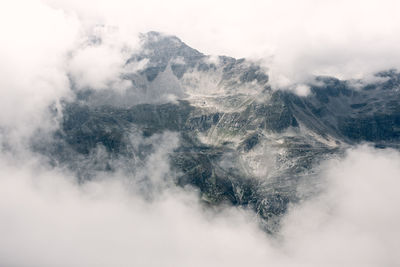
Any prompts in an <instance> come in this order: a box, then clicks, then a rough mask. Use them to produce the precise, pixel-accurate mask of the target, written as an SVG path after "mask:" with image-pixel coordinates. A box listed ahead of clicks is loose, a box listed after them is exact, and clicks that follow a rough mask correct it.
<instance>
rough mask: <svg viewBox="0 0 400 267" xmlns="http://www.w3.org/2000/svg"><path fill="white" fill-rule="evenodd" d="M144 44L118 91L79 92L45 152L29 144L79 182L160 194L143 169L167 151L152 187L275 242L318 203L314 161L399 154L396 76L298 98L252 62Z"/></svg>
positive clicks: (155, 39) (167, 39)
mask: <svg viewBox="0 0 400 267" xmlns="http://www.w3.org/2000/svg"><path fill="white" fill-rule="evenodd" d="M141 39H142V48H141V49H140V50H139V51H138V52H137V53H135V54H133V55H132V56H131V57H130V58H129V59H128V60H127V62H126V65H128V66H129V65H132V64H136V65H138V64H141V65H142V67H141V68H140V69H139V70H135V71H133V72H126V73H124V74H123V76H122V79H123V80H124V81H128V82H129V83H130V85H129V86H128V87H127V88H125V89H124V90H123V91H119V92H116V91H115V90H114V89H113V88H109V89H108V88H107V89H102V90H93V89H91V88H76V89H75V90H74V92H75V97H74V98H73V100H72V101H64V102H63V103H62V105H61V111H59V112H61V113H62V114H63V117H62V120H61V122H60V128H59V129H57V130H56V131H54V133H53V134H52V135H51V136H52V137H51V139H50V140H51V141H50V142H49V141H48V140H47V139H43V138H42V137H41V136H40V135H39V137H38V139H39V140H34V141H33V144H34V148H35V149H34V150H35V151H36V152H39V153H42V154H44V155H46V156H48V158H49V161H50V163H51V164H52V165H54V166H66V167H67V168H69V169H71V171H73V172H75V173H76V175H77V176H78V177H79V179H80V180H81V181H82V182H84V181H86V180H88V179H91V178H92V177H93V176H94V175H95V174H96V172H111V173H113V172H116V171H121V170H123V171H124V172H126V173H127V174H128V175H132V176H133V177H135V178H132V182H134V183H139V184H140V186H141V187H142V193H143V194H144V195H145V196H149V195H153V194H157V193H156V192H154V191H153V190H155V189H154V188H153V187H157V186H159V184H158V182H154V181H153V180H154V177H150V176H151V175H152V174H151V173H150V174H147V173H145V174H140V167H141V166H142V165H145V164H147V163H146V161H147V160H148V159H149V157H151V155H152V153H153V151H155V150H157V149H160V147H163V146H165V145H164V144H163V143H167V147H168V148H167V149H168V150H167V151H166V152H164V153H166V154H165V155H166V157H167V158H168V164H169V165H170V168H171V170H169V171H168V172H166V173H164V174H161V175H159V176H160V177H158V178H157V179H158V180H160V181H162V182H163V183H165V184H170V186H171V184H173V185H178V186H180V187H186V186H191V187H193V188H194V189H196V190H199V192H200V195H201V199H202V201H204V202H205V203H206V204H209V205H212V206H215V205H217V206H218V205H220V204H224V205H234V206H240V207H244V208H250V209H251V210H253V211H254V212H255V213H256V214H257V218H258V219H259V220H260V222H261V224H262V227H264V229H265V230H266V231H267V232H269V233H274V232H275V231H277V230H278V229H279V220H280V218H281V217H282V216H283V215H284V214H285V213H286V211H287V209H288V206H289V205H291V204H295V203H298V202H299V201H302V200H305V199H307V198H308V197H310V196H312V195H314V194H316V193H318V190H319V189H318V187H317V186H316V184H319V183H320V181H319V177H318V176H319V163H320V162H322V161H323V160H326V159H330V158H334V157H341V156H342V155H343V153H344V151H345V149H348V148H349V147H351V146H355V145H357V144H360V143H364V142H370V143H371V144H372V145H373V146H375V147H379V148H385V147H391V148H395V149H398V145H399V139H400V104H399V103H400V101H399V100H400V94H399V88H400V87H399V85H400V74H399V73H397V72H396V71H395V70H389V71H382V72H379V73H377V74H376V77H377V79H376V81H374V82H369V83H365V82H363V81H343V80H339V79H337V78H334V77H322V76H318V77H315V79H314V80H313V81H311V82H310V83H309V84H307V85H303V86H306V87H307V90H309V93H308V94H307V95H306V96H299V95H297V94H295V92H292V91H285V90H284V91H282V90H272V89H271V86H270V85H269V83H268V74H267V73H266V70H264V69H263V68H262V67H261V66H259V65H257V64H256V63H254V62H252V61H249V60H246V59H235V58H231V57H227V56H219V57H214V58H212V57H210V56H207V55H204V54H202V53H201V52H199V51H197V50H195V49H193V48H190V47H189V46H187V45H186V44H185V43H183V42H182V41H181V40H180V39H178V38H177V37H175V36H168V35H163V34H160V33H157V32H149V33H147V34H143V35H142V36H141ZM94 45H96V44H94ZM72 84H74V80H72ZM43 140H44V141H43ZM172 144H173V145H172ZM152 164H154V165H155V166H153V167H154V168H157V165H158V163H157V162H153V163H152ZM138 169H139V171H138ZM138 172H139V173H138Z"/></svg>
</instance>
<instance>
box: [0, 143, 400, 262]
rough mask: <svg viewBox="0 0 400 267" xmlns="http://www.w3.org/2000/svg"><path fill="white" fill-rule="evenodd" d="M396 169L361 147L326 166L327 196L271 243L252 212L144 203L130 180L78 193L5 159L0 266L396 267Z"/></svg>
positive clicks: (180, 200)
mask: <svg viewBox="0 0 400 267" xmlns="http://www.w3.org/2000/svg"><path fill="white" fill-rule="evenodd" d="M159 161H160V160H159ZM399 162H400V154H399V153H398V152H395V151H391V150H375V149H372V148H369V147H367V146H362V147H359V148H357V149H353V150H350V151H348V153H347V156H346V157H345V158H344V159H343V160H332V161H329V162H327V163H325V167H324V170H325V171H324V175H323V177H322V178H321V181H322V183H326V185H325V186H324V188H327V189H326V190H325V191H324V192H323V193H322V194H320V195H319V196H318V197H317V198H314V199H311V200H309V201H307V202H304V203H301V204H299V205H297V206H293V207H292V208H291V209H290V211H289V213H288V214H287V216H286V217H285V219H284V224H283V227H282V230H281V232H280V234H279V236H278V237H272V236H268V235H267V234H265V233H264V232H262V231H261V230H260V229H258V227H257V225H256V223H255V221H253V220H252V219H251V218H253V217H252V216H249V215H250V214H249V213H250V212H249V211H245V210H241V209H237V208H226V209H223V210H222V211H221V210H220V211H219V212H217V213H216V212H214V211H210V210H204V209H203V208H202V206H201V204H200V203H199V200H198V197H197V195H196V193H195V192H190V191H187V190H183V189H178V188H174V187H169V188H168V187H167V188H165V190H164V191H163V193H162V194H159V195H158V197H156V198H155V199H153V200H152V201H150V202H149V201H145V199H144V198H142V197H140V195H138V194H137V193H135V185H134V184H132V183H131V182H130V181H131V179H132V177H126V176H124V175H122V174H116V175H113V176H112V177H104V176H103V177H102V178H101V179H96V180H93V181H91V182H87V183H85V184H83V185H79V184H77V182H76V179H75V178H74V177H73V176H72V175H71V174H68V173H66V172H65V171H62V170H59V169H49V168H47V167H43V164H42V163H41V162H40V161H37V160H32V159H29V161H24V162H21V161H20V160H16V159H15V157H14V158H10V157H9V156H5V155H3V156H2V157H1V161H0V167H1V168H0V177H1V179H0V217H1V219H2V223H1V224H0V234H1V236H2V239H1V241H0V263H1V265H4V266H126V265H134V266H137V265H141V266H160V265H163V266H221V265H227V264H228V265H229V266H243V264H250V265H251V266H265V265H272V266H341V265H351V266H397V265H398V264H400V262H399V259H398V257H397V249H398V247H399V240H400V231H399V229H398V225H399V222H400V209H399V207H398V205H396V203H398V201H399V200H400V199H399V195H398V190H397V188H398V185H399V181H398V177H400V164H399ZM161 166H162V164H161Z"/></svg>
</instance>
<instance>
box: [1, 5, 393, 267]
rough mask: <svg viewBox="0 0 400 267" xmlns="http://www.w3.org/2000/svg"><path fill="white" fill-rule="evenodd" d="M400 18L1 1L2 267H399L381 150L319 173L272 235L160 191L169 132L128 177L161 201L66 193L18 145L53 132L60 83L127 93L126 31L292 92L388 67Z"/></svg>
mask: <svg viewBox="0 0 400 267" xmlns="http://www.w3.org/2000/svg"><path fill="white" fill-rule="evenodd" d="M399 8H400V6H399V2H398V1H356V0H354V1H315V0H309V1H307V0H304V1H288V0H286V1H279V3H278V2H276V1H274V2H273V1H218V2H216V1H201V2H199V1H198V2H192V1H177V0H173V1H146V2H144V1H140V2H139V1H56V0H48V1H36V0H32V1H20V0H16V1H14V0H13V1H12V0H10V1H3V2H2V3H1V4H0V32H1V34H0V36H1V37H0V38H1V40H0V58H1V61H0V76H1V79H0V148H1V155H0V266H222V265H223V266H243V265H248V266H363V267H364V266H399V265H400V260H399V257H398V256H397V253H398V250H399V248H400V241H399V240H400V229H399V225H400V206H399V205H398V203H400V194H399V193H398V188H399V186H400V181H399V178H400V153H399V152H397V151H394V150H390V149H375V148H372V147H370V146H368V145H361V146H359V147H356V148H352V149H348V151H347V153H346V154H345V155H344V157H343V158H335V159H331V160H328V161H326V162H324V163H323V164H322V165H321V166H318V168H320V169H321V170H322V171H321V176H320V177H318V178H319V183H320V184H319V187H320V188H322V190H321V193H320V194H318V195H317V196H315V197H313V198H311V199H308V200H306V201H304V202H301V203H299V204H298V205H294V206H291V207H290V209H289V211H288V213H287V215H285V217H284V219H283V222H282V229H281V230H280V231H279V233H278V234H277V235H269V234H266V233H265V232H263V231H262V230H260V229H259V228H258V224H257V221H256V216H255V214H253V213H252V212H251V211H248V210H243V209H240V208H232V207H225V208H224V207H222V208H220V209H217V210H215V209H205V208H204V206H203V205H202V204H201V203H200V199H199V195H198V192H196V190H195V189H193V188H177V187H175V186H174V185H172V184H170V183H168V182H166V181H165V179H164V178H165V177H173V176H174V175H175V174H174V173H173V172H172V171H171V170H170V166H169V163H168V152H169V151H172V150H173V149H174V147H175V146H177V143H178V142H179V140H178V139H177V137H176V136H174V134H173V133H165V134H164V135H161V136H158V137H157V138H158V139H156V142H158V143H157V147H158V149H156V150H155V151H153V152H152V154H151V155H150V156H148V157H147V159H146V162H145V163H144V164H143V165H142V167H141V168H140V169H139V170H137V171H136V172H135V175H137V176H138V177H150V179H151V181H152V187H151V188H152V189H151V190H158V191H157V194H153V195H151V194H150V195H151V197H149V195H146V194H143V188H142V187H141V184H137V183H132V177H131V176H129V175H128V174H127V173H126V172H124V171H121V172H118V173H113V174H108V173H101V172H100V173H98V174H96V177H95V179H93V180H92V181H88V182H86V183H83V184H82V183H79V182H78V179H77V177H75V176H74V174H73V173H71V172H69V171H68V170H65V169H64V168H61V167H54V166H49V165H48V164H47V163H46V161H45V160H43V159H42V158H41V157H40V156H39V155H37V154H35V153H34V152H32V151H31V149H30V147H29V140H30V138H31V137H32V136H33V135H34V134H35V133H37V131H38V130H40V131H41V132H46V131H51V130H52V129H54V128H57V127H58V122H59V120H60V118H62V114H61V113H60V109H59V108H57V107H59V102H60V100H61V99H70V98H73V93H72V89H71V88H72V87H75V89H77V90H79V89H82V88H88V87H90V88H93V89H97V90H102V89H105V88H108V87H113V88H116V90H117V91H123V90H124V89H125V88H126V86H127V85H126V84H125V83H124V80H122V79H121V78H120V77H121V75H122V74H123V73H124V72H126V71H128V70H132V69H134V70H137V69H140V68H142V67H143V65H141V64H136V65H130V66H126V65H125V62H126V59H127V58H129V55H130V54H131V53H132V52H133V51H135V50H136V49H138V47H139V39H138V33H139V32H146V31H148V30H157V31H162V32H166V33H168V34H174V35H177V36H178V37H180V38H181V39H183V41H185V42H187V43H188V45H190V46H193V47H194V48H196V49H198V50H200V51H201V52H204V53H206V54H213V55H215V54H226V55H229V56H235V57H250V58H254V59H257V60H260V61H261V62H262V64H263V65H264V66H265V67H266V68H268V69H269V73H270V74H271V79H272V81H271V82H272V83H273V85H274V86H276V87H278V86H290V85H291V84H293V83H294V82H303V81H305V80H306V79H308V74H310V73H311V74H334V75H339V77H346V78H359V77H367V76H368V75H369V74H371V73H372V72H374V71H377V70H382V69H388V68H393V67H398V66H399V64H400V52H399V49H398V48H397V44H398V43H400V35H399V34H398V33H399V29H400V19H399V16H397V14H396V13H397V11H398V10H399ZM98 37H101V40H102V41H101V43H100V44H98V45H93V43H96V40H97V39H96V38H98ZM127 68H129V69H127ZM71 80H73V81H74V82H75V84H71ZM295 89H296V90H298V93H299V94H306V93H307V88H305V87H304V86H300V87H296V88H295ZM49 106H52V107H53V110H56V111H55V114H54V113H51V112H49ZM54 107H55V108H54ZM44 136H46V135H45V134H44ZM132 142H141V140H140V139H137V138H136V139H134V140H132ZM133 180H135V179H133ZM147 193H148V192H147Z"/></svg>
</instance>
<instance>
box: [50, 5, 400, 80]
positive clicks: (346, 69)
mask: <svg viewBox="0 0 400 267" xmlns="http://www.w3.org/2000/svg"><path fill="white" fill-rule="evenodd" d="M47 2H48V3H50V4H51V5H53V6H56V7H62V8H64V9H66V10H68V11H70V12H76V13H77V14H78V15H79V17H80V18H81V19H82V20H83V21H84V22H85V23H86V24H93V23H95V22H101V23H105V24H110V25H116V26H118V27H120V28H123V29H131V30H132V31H136V32H146V31H148V30H156V31H163V32H166V33H169V34H173V35H177V36H178V37H180V38H182V39H183V40H184V41H185V42H187V43H188V44H189V45H190V46H192V47H194V48H196V49H199V50H200V51H203V52H205V53H207V54H225V55H229V56H234V57H238V58H240V57H250V58H256V59H260V58H264V59H265V62H266V65H267V66H268V67H269V68H270V69H271V75H272V77H271V79H272V82H273V84H274V85H276V86H280V84H279V80H281V79H282V78H279V77H285V78H286V79H288V80H289V81H291V82H294V81H300V82H301V81H304V80H306V79H307V78H308V75H310V74H329V75H337V76H339V77H342V78H359V77H362V76H365V75H367V74H368V73H370V72H374V71H377V70H381V69H386V68H392V67H399V65H400V63H399V62H400V53H399V52H398V49H397V44H398V43H399V42H400V37H399V36H400V35H399V34H396V33H398V32H399V31H400V19H399V17H398V16H397V10H399V8H400V3H399V2H398V1H396V0H382V1H378V0H367V1H361V0H351V1H343V0H339V1H337V0H336V1H333V0H327V1H318V0H302V1H297V0H283V1H278V2H277V1H272V0H267V1H265V0H263V1H261V0H260V1H258V0H252V1H227V0H226V1H225V0H223V1H218V2H215V1H210V0H206V1H201V2H198V1H181V0H171V1H158V0H150V1H146V3H144V2H142V1H123V0H119V1H107V0H102V1H95V2H93V1H76V0H75V1H71V0H69V1H63V0H48V1H47Z"/></svg>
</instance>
